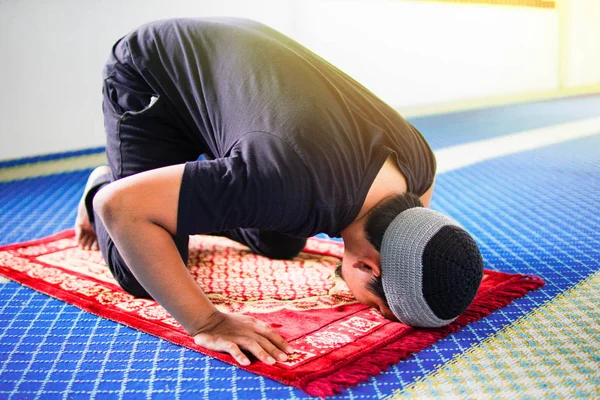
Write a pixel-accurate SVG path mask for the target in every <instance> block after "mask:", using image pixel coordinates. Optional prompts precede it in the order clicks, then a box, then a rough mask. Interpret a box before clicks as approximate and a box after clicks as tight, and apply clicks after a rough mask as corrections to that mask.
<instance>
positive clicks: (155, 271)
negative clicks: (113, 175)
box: [94, 165, 216, 335]
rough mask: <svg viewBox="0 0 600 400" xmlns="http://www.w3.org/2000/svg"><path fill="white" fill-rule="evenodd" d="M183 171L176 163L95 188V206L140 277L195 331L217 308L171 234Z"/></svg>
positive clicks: (183, 323) (176, 317) (181, 320)
mask: <svg viewBox="0 0 600 400" xmlns="http://www.w3.org/2000/svg"><path fill="white" fill-rule="evenodd" d="M182 173H183V166H181V165H180V166H172V167H167V168H162V169H159V170H153V171H148V172H144V173H141V174H137V175H134V176H131V177H128V178H124V179H122V180H119V181H116V182H113V183H111V184H110V185H108V186H106V187H104V188H103V189H101V190H100V191H99V192H98V193H97V194H96V196H95V198H94V209H95V210H96V212H97V213H98V215H99V216H100V218H101V219H102V222H103V223H104V225H105V226H106V229H107V230H108V233H109V234H110V236H111V238H112V240H113V241H114V243H115V245H116V246H117V249H118V250H119V252H120V254H121V256H122V257H123V259H124V260H125V262H126V263H127V266H128V267H129V269H130V270H131V272H132V273H133V275H134V276H135V277H136V279H137V280H138V281H139V282H140V283H141V285H142V286H143V287H144V289H146V291H147V292H148V293H149V294H150V295H151V296H152V297H153V298H154V299H155V300H156V301H158V302H159V303H160V304H161V305H162V306H163V307H164V308H165V309H166V310H167V311H168V312H169V313H170V314H171V315H172V316H173V317H174V318H175V319H176V320H177V321H178V322H179V323H180V324H181V325H182V326H183V327H184V329H185V330H186V331H187V332H188V333H190V334H191V335H194V334H196V333H198V331H199V330H200V329H201V328H202V326H203V325H204V324H205V323H206V322H207V320H208V319H209V318H210V316H211V315H212V314H213V313H214V312H215V311H216V309H215V307H214V306H213V305H212V303H211V302H210V300H209V299H208V297H207V296H206V295H205V294H204V293H203V292H202V290H201V289H200V287H199V286H198V285H197V283H196V282H195V281H194V279H193V278H192V276H191V275H190V273H189V272H188V270H187V268H186V266H185V264H184V263H183V261H182V260H181V256H180V254H179V252H178V250H177V247H176V246H175V242H174V241H173V238H172V235H174V234H175V233H176V230H177V203H178V199H179V190H180V182H181V175H182Z"/></svg>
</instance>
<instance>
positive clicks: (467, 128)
mask: <svg viewBox="0 0 600 400" xmlns="http://www.w3.org/2000/svg"><path fill="white" fill-rule="evenodd" d="M592 116H600V96H582V97H576V98H571V99H563V100H555V101H547V102H537V103H530V104H520V105H514V106H505V107H500V108H493V109H486V110H478V111H471V112H461V113H454V114H445V115H440V116H431V117H424V118H415V119H413V120H412V122H413V123H414V124H415V126H417V127H418V128H419V129H420V130H421V131H422V132H423V133H424V135H425V136H426V137H427V138H428V140H430V142H431V143H432V147H434V148H442V147H446V146H450V145H454V144H459V143H466V142H469V141H475V140H480V139H482V138H488V137H493V136H501V135H505V134H508V133H513V132H516V131H521V130H525V129H531V128H537V127H541V126H549V125H554V124H558V123H562V122H568V121H573V120H577V119H581V118H587V117H592ZM598 133H599V134H600V127H598ZM599 170H600V135H595V136H591V137H589V138H585V139H579V140H573V141H568V142H565V143H561V144H556V145H552V146H548V147H543V148H539V149H536V150H532V151H528V152H524V153H518V154H514V155H509V156H506V157H502V158H498V159H493V160H489V161H485V162H482V163H479V164H475V165H473V166H470V167H466V168H463V169H460V170H455V171H452V172H448V173H445V174H442V175H440V176H439V177H438V179H437V187H436V193H435V196H434V201H433V208H435V209H437V210H440V211H442V212H444V213H447V214H449V215H451V216H452V217H454V218H455V219H457V220H458V221H459V222H460V223H462V224H463V225H464V226H465V227H466V228H467V229H468V230H469V231H470V232H471V233H473V235H474V236H475V237H476V240H477V241H478V244H479V245H480V247H481V249H482V254H483V256H484V259H485V263H486V267H487V268H489V269H496V270H501V271H507V272H520V273H528V274H536V275H539V276H541V277H542V278H543V279H544V280H545V281H546V283H547V284H546V286H545V287H544V288H542V289H541V290H538V291H536V292H533V293H531V294H529V295H528V296H526V297H525V298H523V299H520V300H517V301H515V302H514V303H513V304H511V305H510V306H508V307H505V308H503V309H501V310H499V311H498V312H495V313H493V314H492V315H490V316H489V317H487V318H484V319H483V320H481V321H479V322H476V323H473V324H470V325H468V326H467V327H466V328H464V329H463V330H461V331H460V332H458V333H456V334H453V335H451V336H449V337H447V338H446V339H444V340H442V341H440V342H438V343H437V344H436V345H434V346H431V347H430V348H428V349H426V350H424V351H422V352H420V353H418V354H417V355H416V356H414V357H412V358H410V359H409V360H407V361H404V362H401V363H399V364H398V365H396V366H394V367H392V368H390V369H389V370H388V371H387V372H385V373H383V374H381V375H379V376H378V377H376V378H372V379H370V380H369V381H368V382H365V383H363V384H361V385H359V386H357V387H355V388H352V389H349V390H347V391H346V392H344V393H343V394H341V395H339V396H337V398H340V399H374V398H382V397H385V396H388V395H391V394H392V392H393V391H394V390H396V389H401V388H403V387H406V386H408V385H410V384H412V383H413V382H415V380H416V379H419V378H423V377H424V376H426V375H427V374H429V373H430V372H431V371H433V370H434V369H435V368H437V367H438V366H440V365H443V364H445V363H447V362H448V361H449V360H450V359H451V358H452V357H453V356H455V355H457V354H459V353H463V352H464V351H465V350H467V349H468V348H469V347H470V346H472V345H473V344H477V343H479V342H481V341H482V340H484V339H486V338H488V337H489V336H490V335H491V334H493V333H496V332H498V331H499V330H501V329H502V328H504V327H506V326H508V325H510V324H511V323H513V322H514V321H515V320H517V318H519V317H522V316H525V315H526V314H527V313H529V312H531V311H532V310H533V309H535V308H537V307H539V306H540V305H542V304H543V303H544V302H546V301H548V300H550V299H553V298H554V297H556V295H557V294H559V293H561V292H564V291H565V290H566V289H568V288H570V287H572V286H573V285H575V284H577V283H578V282H580V281H582V280H584V279H586V278H587V277H588V276H590V275H591V274H592V273H595V272H596V271H598V270H599V269H600V234H599V229H598V227H599V226H600V209H599V206H598V205H599V204H600V176H599V174H598V171H599ZM1 171H2V170H1V169H0V173H1ZM87 174H89V170H84V171H76V172H69V173H63V174H57V175H51V176H47V177H38V178H31V179H24V180H18V181H12V182H5V183H0V216H1V217H0V218H1V221H2V223H1V224H0V244H8V243H13V242H18V241H24V240H30V239H33V238H38V237H43V236H46V235H49V234H51V233H54V232H57V231H60V230H63V229H66V228H69V227H71V225H72V222H73V220H74V218H75V207H76V204H77V201H78V199H79V196H80V195H81V192H82V190H83V186H84V183H85V180H86V177H87ZM0 299H1V301H0V398H1V399H4V398H8V399H23V398H31V399H35V398H44V399H52V398H61V399H62V398H69V399H71V398H75V399H77V398H82V399H83V398H86V399H87V398H126V399H137V398H140V399H142V398H152V399H155V398H168V399H171V398H204V399H289V398H291V399H304V398H307V397H306V395H305V394H304V393H303V392H301V391H300V390H297V389H295V388H291V387H288V386H285V385H282V384H280V383H278V382H275V381H272V380H270V379H266V378H263V377H260V376H256V375H253V374H250V373H248V372H245V371H243V370H239V369H237V368H235V367H233V366H230V365H228V364H224V363H222V362H220V361H216V360H214V359H211V358H209V357H206V356H203V355H201V354H199V353H196V352H194V351H191V350H188V349H184V348H181V347H178V346H175V345H173V344H170V343H168V342H165V341H163V340H160V339H157V338H155V337H153V336H150V335H147V334H143V333H140V332H137V331H135V330H132V329H130V328H127V327H124V326H121V325H119V324H116V323H113V322H110V321H107V320H104V319H100V318H97V317H95V316H93V315H90V314H88V313H85V312H82V311H80V310H79V309H77V308H75V307H73V306H70V305H68V304H65V303H63V302H61V301H58V300H55V299H52V298H50V297H48V296H45V295H42V294H39V293H37V292H34V291H32V290H30V289H27V288H25V287H23V286H21V285H19V284H16V283H14V282H10V281H9V282H6V283H3V284H0ZM476 384H478V385H481V387H482V388H484V387H485V385H486V382H485V381H481V382H477V383H476Z"/></svg>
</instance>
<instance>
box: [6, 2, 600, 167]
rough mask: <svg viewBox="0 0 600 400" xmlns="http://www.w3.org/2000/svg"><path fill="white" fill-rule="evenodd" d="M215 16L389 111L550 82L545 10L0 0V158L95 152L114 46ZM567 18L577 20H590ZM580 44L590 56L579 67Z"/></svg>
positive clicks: (595, 65)
mask: <svg viewBox="0 0 600 400" xmlns="http://www.w3.org/2000/svg"><path fill="white" fill-rule="evenodd" d="M565 1H571V2H574V3H575V2H582V3H585V2H588V3H590V4H591V3H593V2H595V1H597V0H565ZM215 15H230V16H243V17H248V18H253V19H256V20H259V21H262V22H264V23H266V24H268V25H271V26H273V27H274V28H276V29H278V30H280V31H282V32H283V33H285V34H287V35H289V36H291V37H293V38H294V39H296V40H298V41H299V42H300V43H302V44H304V45H306V46H308V47H309V48H311V49H312V50H314V51H316V52H317V53H318V54H320V55H321V56H323V57H324V58H326V59H328V60H330V61H331V62H332V63H333V64H335V65H338V66H339V67H340V68H341V69H342V70H344V71H346V72H348V73H349V74H350V75H352V76H353V77H354V78H356V79H357V80H358V81H360V82H362V83H363V84H364V85H365V86H367V87H368V88H370V89H371V90H372V91H374V92H375V93H376V94H378V95H379V96H380V97H382V98H383V99H384V100H386V101H388V102H389V103H390V104H391V105H393V106H396V107H406V106H418V105H424V104H434V103H441V102H450V101H456V100H464V99H473V98H480V97H491V96H499V95H504V94H516V93H525V92H534V91H545V90H553V89H557V88H558V86H559V76H558V70H559V68H558V45H557V42H558V26H559V24H558V17H557V12H556V10H543V9H532V8H520V7H498V6H477V5H465V4H451V3H436V2H433V3H429V2H424V3H417V2H411V1H400V0H395V1H392V0H355V1H351V0H320V1H319V0H303V1H301V0H297V1H296V0H260V1H258V0H252V1H246V0H219V1H216V0H214V1H210V0H169V1H165V0H145V1H144V0H121V1H117V0H97V1H93V2H92V1H80V0H62V1H59V0H53V1H47V2H46V1H42V0H37V1H36V0H19V1H17V0H12V1H0V54H1V57H2V59H1V60H0V61H1V62H0V90H1V92H2V95H1V96H0V159H12V158H17V157H22V156H28V155H36V154H44V153H53V152H61V151H67V150H75V149H81V148H87V147H93V146H101V145H103V142H104V133H103V123H102V114H101V109H100V101H101V94H100V86H101V85H100V83H101V75H102V67H103V65H104V62H105V60H106V58H107V56H108V53H109V51H110V48H111V46H112V44H113V43H114V42H115V40H117V39H118V38H119V37H120V36H122V35H124V34H125V33H127V32H128V31H130V30H131V29H133V28H135V27H136V26H138V25H140V24H142V23H144V22H147V21H150V20H153V19H159V18H167V17H174V16H215ZM570 15H573V18H584V19H585V20H586V24H587V25H589V24H593V23H592V21H591V20H592V19H593V18H595V17H591V16H590V18H587V15H588V14H587V13H585V12H584V13H583V16H581V15H580V16H577V14H573V13H572V14H570ZM571 25H573V24H571ZM585 29H588V28H583V27H577V28H575V27H574V28H573V32H572V34H571V36H570V39H569V40H571V39H572V40H578V41H580V40H583V39H582V37H583V38H585V37H586V35H589V32H585ZM593 29H594V33H597V29H599V28H598V27H594V28H593ZM595 37H598V35H597V34H596V36H595ZM586 43H588V44H587V45H586V47H585V48H581V49H579V50H577V51H573V54H572V55H571V58H570V62H571V63H573V64H576V65H577V66H580V65H584V66H581V67H577V68H579V69H581V71H580V70H579V69H577V68H576V67H574V66H573V67H572V68H570V69H569V70H570V71H573V77H574V78H573V79H572V82H571V84H579V82H588V81H590V78H589V77H590V76H592V75H594V74H596V75H597V73H598V71H600V60H599V59H598V56H597V54H598V53H597V51H598V46H597V45H596V46H595V47H594V41H592V40H589V38H588V39H587V42H586ZM590 49H592V50H595V51H596V53H594V54H596V56H594V57H595V58H593V59H592V60H591V63H587V64H585V63H584V64H581V61H579V58H581V57H583V56H585V57H588V56H589V54H590V51H589V50H590ZM592 53H593V52H592ZM578 57H579V58H578ZM594 79H596V78H593V79H591V80H594Z"/></svg>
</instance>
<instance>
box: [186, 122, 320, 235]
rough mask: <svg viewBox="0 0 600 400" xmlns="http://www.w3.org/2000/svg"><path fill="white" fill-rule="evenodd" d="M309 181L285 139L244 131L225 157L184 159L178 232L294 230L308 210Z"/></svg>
mask: <svg viewBox="0 0 600 400" xmlns="http://www.w3.org/2000/svg"><path fill="white" fill-rule="evenodd" d="M310 186H311V184H310V180H309V178H308V173H307V172H306V168H305V166H304V163H303V162H302V160H301V158H300V157H299V156H298V154H297V153H296V152H295V150H294V149H293V148H292V147H291V146H290V145H289V144H288V143H287V142H285V140H283V139H281V138H280V137H277V136H274V135H271V134H269V133H265V132H251V133H248V134H246V135H244V136H242V137H241V139H240V140H239V141H238V142H237V143H236V144H234V146H233V147H232V148H231V150H230V151H229V152H228V156H227V157H223V158H218V159H215V160H210V161H195V162H188V163H187V164H186V165H185V169H184V173H183V178H182V182H181V190H180V193H179V208H178V218H177V223H178V227H177V231H178V234H190V235H191V234H199V233H216V232H221V231H225V230H231V229H235V228H255V229H263V230H272V231H279V232H282V233H288V234H291V235H294V234H295V233H297V232H299V231H301V229H300V228H301V226H302V224H303V220H304V219H305V218H306V215H307V212H309V210H310V207H309V203H310V193H311V191H310Z"/></svg>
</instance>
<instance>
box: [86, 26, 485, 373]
mask: <svg viewBox="0 0 600 400" xmlns="http://www.w3.org/2000/svg"><path fill="white" fill-rule="evenodd" d="M103 93H104V102H103V110H104V116H105V129H106V134H107V156H108V160H109V166H110V169H108V168H107V167H100V168H98V169H96V170H95V171H94V172H93V173H92V174H91V175H90V178H89V180H88V184H87V185H86V189H85V193H84V196H83V199H82V201H81V204H80V207H79V213H78V218H77V221H76V231H77V239H78V241H79V243H80V245H81V246H82V247H84V248H96V247H99V248H100V250H101V251H102V254H103V256H104V258H105V260H106V262H107V264H108V267H109V268H110V270H111V272H112V273H113V275H114V276H115V278H116V279H117V281H118V282H119V284H120V285H121V286H122V287H123V289H125V290H126V291H128V292H129V293H132V294H134V295H136V296H140V297H152V298H154V299H155V300H157V301H158V302H159V303H160V304H161V305H162V306H163V307H165V309H166V310H167V311H168V312H169V313H170V314H171V315H173V317H174V318H175V319H177V321H179V323H181V325H182V326H183V327H184V329H185V330H186V331H187V332H188V333H189V334H190V335H192V336H193V337H194V338H195V341H196V343H198V344H199V345H201V346H204V347H206V348H208V349H211V350H215V351H222V352H228V353H230V354H231V355H232V356H233V357H234V358H235V359H236V360H237V361H238V362H239V363H240V364H242V365H248V364H249V363H250V361H249V359H248V357H247V356H246V355H245V354H244V353H243V352H242V350H245V351H247V352H250V353H252V354H253V355H255V356H256V357H257V358H258V359H259V360H261V361H263V362H266V363H270V364H273V363H275V362H276V361H277V360H279V361H284V360H286V359H287V355H286V353H287V354H289V353H291V352H292V351H293V349H292V348H291V347H290V346H289V344H288V343H286V342H285V340H284V339H283V338H282V337H281V336H279V335H278V334H277V333H276V332H275V331H274V330H273V329H271V328H270V327H269V326H267V325H266V324H263V323H262V322H259V321H257V320H255V319H253V318H250V317H247V316H242V315H233V314H224V313H221V312H219V311H217V309H216V308H215V307H214V306H213V305H212V304H211V302H210V301H209V300H208V298H207V297H206V295H205V294H204V293H203V292H202V290H201V289H200V287H199V286H198V285H197V284H196V282H195V281H194V280H193V279H192V277H191V276H190V274H189V273H188V271H187V270H186V264H185V263H186V261H187V251H188V250H187V244H188V236H189V235H190V234H198V233H209V234H216V235H224V236H227V237H230V238H232V239H234V240H237V241H239V242H241V243H244V244H246V245H247V246H249V247H250V248H251V249H252V250H253V251H255V252H256V253H259V254H262V255H266V256H268V257H273V258H292V257H294V256H295V255H297V254H298V252H299V251H300V250H301V249H302V248H303V247H304V244H305V242H306V238H307V237H310V236H312V235H314V234H317V233H319V232H326V233H328V234H329V235H331V236H341V237H342V238H343V239H344V243H345V254H344V258H343V262H342V265H341V268H340V271H339V273H340V275H341V276H342V277H343V278H344V280H345V281H346V283H347V285H348V287H349V288H350V290H351V291H352V293H353V294H354V296H355V297H356V299H357V300H358V301H360V302H362V303H364V304H367V305H369V306H372V307H376V308H377V309H379V311H380V312H381V313H382V314H383V315H384V316H385V317H387V318H390V319H394V320H400V321H402V322H404V323H407V324H410V325H414V326H429V327H433V326H442V325H445V324H447V323H449V322H451V321H452V320H454V318H456V317H457V316H458V315H459V314H460V313H461V312H462V311H464V309H465V308H466V307H467V306H468V304H469V303H470V302H471V301H472V299H473V297H474V296H475V293H476V291H477V288H478V286H479V283H480V281H481V277H482V261H481V256H480V254H479V251H478V249H477V246H476V245H475V243H474V242H473V239H472V238H471V237H470V236H469V235H468V234H467V233H466V232H465V231H464V230H463V229H462V228H460V227H458V226H457V224H456V223H455V222H453V221H452V220H450V219H449V218H447V217H444V216H443V215H441V214H439V213H437V212H435V211H432V210H429V209H426V208H423V207H422V206H423V204H424V205H425V206H429V202H430V199H431V195H432V191H433V186H434V175H435V159H434V156H433V153H432V152H431V150H430V148H429V146H428V145H427V143H426V142H425V140H424V139H423V137H422V136H421V135H420V134H419V132H418V131H417V130H416V129H415V128H414V127H413V126H412V125H410V124H409V123H408V122H407V121H405V120H404V119H403V118H402V117H400V116H399V115H398V113H396V112H395V111H394V110H393V109H392V108H390V107H389V106H388V105H386V104H384V103H383V102H382V101H381V100H379V99H378V98H377V97H376V96H374V95H373V94H372V93H370V92H369V91H368V90H367V89H365V88H364V87H362V86H361V85H360V84H358V83H357V82H355V81H354V80H352V79H351V78H349V77H348V76H347V75H345V74H344V73H342V72H341V71H339V70H338V69H336V68H335V67H333V66H332V65H331V64H329V63H327V62H326V61H324V60H323V59H321V58H319V57H318V56H316V55H315V54H313V53H312V52H310V51H309V50H307V49H305V48H304V47H302V46H301V45H299V44H298V43H296V42H294V41H293V40H291V39H289V38H287V37H285V36H284V35H282V34H281V33H279V32H276V31H274V30H273V29H271V28H269V27H267V26H264V25H262V24H259V23H256V22H253V21H248V20H239V19H204V20H201V19H176V20H165V21H158V22H154V23H151V24H148V25H145V26H142V27H140V28H139V29H137V30H136V31H134V32H131V33H130V34H128V35H127V36H125V37H124V38H122V39H121V40H119V41H118V42H117V44H116V45H115V46H114V47H113V51H112V54H111V56H110V59H109V61H108V63H107V65H106V67H105V79H104V90H103ZM200 155H205V160H202V161H198V157H199V156H200ZM111 182H112V183H111Z"/></svg>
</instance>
